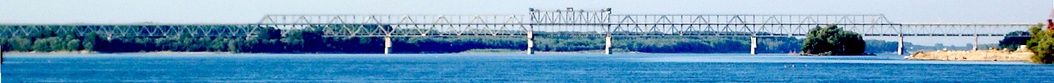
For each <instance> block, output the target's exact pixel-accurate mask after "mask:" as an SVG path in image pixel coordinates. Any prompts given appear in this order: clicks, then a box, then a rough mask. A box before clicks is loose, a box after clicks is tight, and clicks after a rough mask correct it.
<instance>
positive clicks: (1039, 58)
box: [1025, 24, 1054, 64]
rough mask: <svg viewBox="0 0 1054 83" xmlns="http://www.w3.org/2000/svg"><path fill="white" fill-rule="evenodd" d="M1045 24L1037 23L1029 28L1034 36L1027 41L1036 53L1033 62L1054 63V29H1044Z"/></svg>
mask: <svg viewBox="0 0 1054 83" xmlns="http://www.w3.org/2000/svg"><path fill="white" fill-rule="evenodd" d="M1043 26H1044V25H1043V24H1036V25H1033V26H1032V27H1030V28H1029V30H1028V31H1029V33H1031V34H1032V38H1031V39H1029V40H1028V42H1026V43H1025V45H1027V46H1028V48H1029V49H1031V50H1032V52H1033V53H1035V54H1036V55H1035V56H1032V62H1035V63H1046V64H1050V63H1054V52H1052V51H1054V30H1049V29H1048V30H1043Z"/></svg>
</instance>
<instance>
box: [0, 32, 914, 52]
mask: <svg viewBox="0 0 1054 83" xmlns="http://www.w3.org/2000/svg"><path fill="white" fill-rule="evenodd" d="M261 29H262V30H261V31H259V32H257V33H256V34H258V35H255V36H251V37H200V36H189V34H182V35H175V36H168V37H160V38H148V37H106V36H102V35H99V34H93V33H86V34H83V35H80V36H78V34H76V33H77V32H62V31H76V30H48V31H43V32H40V33H34V34H33V35H32V36H25V37H4V38H0V45H4V47H5V48H3V49H4V51H23V52H28V51H37V52H52V51H93V52H102V53H113V52H155V51H175V52H235V53H380V52H383V50H382V49H381V48H383V47H382V46H383V44H382V43H383V40H382V38H377V37H322V33H321V31H315V30H318V29H301V30H290V31H282V30H279V29H273V28H261ZM281 32H287V33H286V34H285V35H284V36H283V35H281V34H279V33H281ZM729 33H732V32H729ZM857 38H859V37H857ZM614 41H615V43H613V44H614V45H613V48H615V49H618V51H621V52H627V51H628V52H646V53H745V52H749V50H748V49H749V38H746V37H677V38H670V37H664V38H651V37H633V38H615V40H614ZM758 41H759V44H758V45H759V47H760V48H758V51H759V52H760V53H788V52H797V51H798V50H799V49H800V48H802V47H801V45H802V42H786V41H802V40H800V39H797V38H793V37H764V38H759V40H758ZM525 42H526V40H525V39H523V38H518V37H517V38H491V37H485V38H484V37H452V38H443V37H397V38H393V46H394V47H392V49H393V52H395V53H459V52H464V51H468V50H472V49H506V50H475V51H477V52H500V51H510V50H520V51H522V50H525V48H526V46H527V45H526V43H525ZM535 44H536V46H535V49H536V50H537V51H542V52H545V51H549V52H570V51H596V50H602V49H604V40H603V38H600V37H545V36H541V37H539V38H536V39H535ZM860 44H863V42H862V41H860ZM868 44H872V46H871V47H884V48H895V47H896V42H868ZM831 45H836V44H831ZM837 45H842V44H837ZM845 45H849V44H845ZM838 50H854V51H864V50H863V49H838ZM867 51H868V52H891V51H895V49H870V50H867Z"/></svg>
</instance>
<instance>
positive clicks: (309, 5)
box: [0, 0, 1054, 45]
mask: <svg viewBox="0 0 1054 83" xmlns="http://www.w3.org/2000/svg"><path fill="white" fill-rule="evenodd" d="M1052 4H1054V2H1052V0H0V23H137V22H155V23H253V22H256V21H258V20H259V19H260V17H262V16H264V15H265V14H526V13H527V8H532V7H533V8H539V9H563V8H566V7H575V8H577V9H600V8H612V9H613V13H614V14H885V15H886V17H888V18H889V19H890V20H891V21H894V22H958V23H962V22H971V23H976V22H998V23H1007V22H1016V23H1021V22H1034V23H1038V22H1042V21H1044V20H1046V18H1048V17H1049V16H1050V12H1051V8H1052V7H1054V5H1052ZM938 39H939V38H938ZM972 39H973V38H972V37H962V38H946V39H941V40H942V41H939V42H940V43H946V44H945V45H965V43H970V42H972ZM981 39H982V42H981V43H995V42H997V41H998V40H999V39H1001V38H998V37H990V38H981ZM906 40H908V41H909V42H915V43H919V44H935V43H938V42H934V41H932V40H934V38H925V37H919V38H909V39H906Z"/></svg>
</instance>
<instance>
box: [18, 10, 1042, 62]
mask: <svg viewBox="0 0 1054 83" xmlns="http://www.w3.org/2000/svg"><path fill="white" fill-rule="evenodd" d="M828 25H834V26H838V27H840V28H841V29H843V30H849V31H853V32H857V33H860V34H863V35H864V36H892V37H900V38H901V39H900V40H901V48H900V49H898V51H899V50H902V49H903V37H904V36H973V37H979V36H1016V37H1028V35H1006V34H1007V33H1009V32H1013V31H1026V30H1027V27H1029V26H1031V25H1034V23H895V22H891V21H889V20H888V19H887V18H886V17H885V16H884V15H881V14H866V15H841V14H839V15H754V14H711V15H688V14H684V15H651V14H644V15H640V14H611V9H610V8H609V9H600V10H575V9H571V8H568V9H566V10H536V9H533V8H532V9H531V10H530V12H529V14H527V15H267V16H264V17H263V18H262V19H260V21H259V22H258V23H246V24H0V36H6V37H10V36H30V35H33V34H34V33H39V32H41V31H53V30H76V31H68V32H73V33H74V34H77V35H86V34H88V33H97V34H100V35H103V36H108V37H167V36H176V35H189V36H210V37H244V36H252V35H255V33H256V32H259V31H258V29H259V28H277V29H308V30H319V31H322V32H323V34H324V36H326V37H384V38H385V40H386V45H385V53H389V51H390V50H389V49H390V46H391V45H390V42H391V38H390V37H439V36H450V37H464V36H481V37H524V38H526V39H527V40H528V53H533V52H532V51H531V48H533V38H534V37H535V36H539V37H562V36H571V37H605V38H606V40H607V42H606V44H607V45H606V50H608V52H607V53H610V48H611V39H612V37H682V36H683V37H751V43H752V46H751V47H752V48H756V38H757V37H800V36H805V34H806V33H807V32H808V31H809V29H813V28H816V27H822V26H828ZM57 32H64V31H57ZM284 33H285V32H283V34H284ZM59 34H67V33H59ZM751 53H754V50H753V49H752V51H751ZM899 53H902V52H899Z"/></svg>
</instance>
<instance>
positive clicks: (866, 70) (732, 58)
mask: <svg viewBox="0 0 1054 83" xmlns="http://www.w3.org/2000/svg"><path fill="white" fill-rule="evenodd" d="M901 57H902V56H897V55H880V56H787V55H783V54H769V55H747V54H613V55H603V54H537V55H524V54H395V55H380V54H76V55H59V54H15V55H7V57H5V58H6V61H7V62H5V63H4V64H3V66H2V81H3V82H1054V81H1052V79H1054V65H1040V64H1029V63H1023V62H966V61H918V60H903V59H901Z"/></svg>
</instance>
